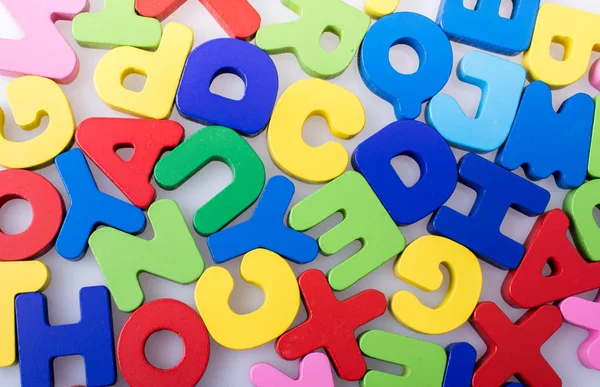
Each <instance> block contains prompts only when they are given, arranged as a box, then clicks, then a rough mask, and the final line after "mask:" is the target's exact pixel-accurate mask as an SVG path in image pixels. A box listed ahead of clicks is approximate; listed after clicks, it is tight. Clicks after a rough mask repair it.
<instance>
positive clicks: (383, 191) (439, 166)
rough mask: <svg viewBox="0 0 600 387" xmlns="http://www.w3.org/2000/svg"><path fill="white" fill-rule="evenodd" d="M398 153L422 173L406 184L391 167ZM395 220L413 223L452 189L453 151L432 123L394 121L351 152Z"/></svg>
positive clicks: (355, 164)
mask: <svg viewBox="0 0 600 387" xmlns="http://www.w3.org/2000/svg"><path fill="white" fill-rule="evenodd" d="M400 155H406V156H409V157H411V158H412V159H413V160H415V161H416V162H417V163H418V164H419V170H420V172H421V176H420V177H419V180H418V181H417V182H416V183H415V184H414V185H413V186H411V187H407V186H406V185H405V184H404V183H403V182H402V179H400V177H399V176H398V174H397V173H396V171H395V170H394V168H393V167H392V164H391V160H392V159H393V158H394V157H396V156H400ZM352 164H353V165H354V169H356V170H357V171H358V172H360V173H362V174H363V175H364V176H365V179H367V181H368V182H369V185H370V186H371V188H373V191H374V192H375V194H377V197H378V198H379V200H381V203H382V204H383V206H384V207H385V208H386V209H387V211H388V213H389V214H390V216H391V217H392V219H394V222H396V223H397V224H401V225H407V224H412V223H415V222H418V221H419V220H421V219H423V218H424V217H426V216H427V215H429V214H431V213H432V212H433V211H435V210H437V209H438V208H440V207H441V206H442V204H444V203H446V201H447V200H448V199H449V198H450V196H451V195H452V192H454V188H456V182H457V179H458V173H457V168H456V160H455V158H454V154H453V153H452V150H450V147H449V146H448V144H446V141H444V139H443V138H442V136H440V135H439V134H438V133H437V132H436V131H435V130H433V129H432V128H431V127H429V126H427V125H425V124H423V123H421V122H418V121H412V120H402V121H397V122H394V123H392V124H390V125H388V126H386V127H385V128H383V129H381V130H380V131H379V132H377V133H375V134H374V135H373V136H371V137H369V138H368V139H366V140H365V141H364V142H362V143H361V144H360V145H359V146H358V147H357V148H356V150H355V151H354V154H353V156H352Z"/></svg>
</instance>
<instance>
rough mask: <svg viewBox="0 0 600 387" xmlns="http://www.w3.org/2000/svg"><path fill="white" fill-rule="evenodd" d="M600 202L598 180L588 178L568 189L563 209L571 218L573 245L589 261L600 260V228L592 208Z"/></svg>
mask: <svg viewBox="0 0 600 387" xmlns="http://www.w3.org/2000/svg"><path fill="white" fill-rule="evenodd" d="M599 204H600V180H590V181H588V182H587V183H585V184H584V185H582V186H581V187H579V188H577V189H574V190H572V191H570V192H569V193H568V194H567V196H566V197H565V201H564V202H563V209H564V210H565V212H566V213H567V214H568V215H569V217H570V218H571V230H572V231H573V240H574V241H575V245H576V246H577V248H578V249H579V251H581V252H582V254H583V256H584V257H586V258H587V259H588V260H589V261H594V262H596V261H600V239H599V237H600V228H599V227H598V224H597V223H596V220H595V219H594V215H593V210H594V208H595V207H596V206H598V205H599Z"/></svg>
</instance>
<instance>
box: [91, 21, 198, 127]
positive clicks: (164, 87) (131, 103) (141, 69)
mask: <svg viewBox="0 0 600 387" xmlns="http://www.w3.org/2000/svg"><path fill="white" fill-rule="evenodd" d="M193 43H194V33H193V32H192V29H191V28H190V27H188V26H185V25H183V24H178V23H169V24H167V25H166V26H165V29H164V32H163V36H162V39H161V41H160V45H159V46H158V48H157V49H156V51H154V52H149V51H146V50H142V49H139V48H134V47H117V48H115V49H112V50H111V51H109V52H108V53H106V55H104V56H103V57H102V59H100V62H98V65H97V66H96V71H95V72H94V87H95V88H96V92H97V93H98V95H99V96H100V98H101V99H102V100H103V101H104V102H105V103H106V104H107V105H109V106H110V107H112V108H113V109H115V110H118V111H120V112H123V113H129V114H133V115H135V116H139V117H144V118H152V119H156V120H162V119H165V118H167V117H168V116H169V115H170V114H171V111H172V110H173V103H174V102H175V94H176V93H177V88H178V86H179V79H180V78H181V73H182V71H183V66H184V65H185V61H186V59H187V57H188V54H189V53H190V50H191V49H192V45H193ZM132 74H137V75H142V76H144V77H146V83H145V84H144V88H143V90H142V91H140V92H137V91H133V90H129V89H127V88H126V87H125V86H124V85H123V81H124V80H125V78H127V76H129V75H132Z"/></svg>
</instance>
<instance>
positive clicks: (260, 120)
mask: <svg viewBox="0 0 600 387" xmlns="http://www.w3.org/2000/svg"><path fill="white" fill-rule="evenodd" d="M226 73H229V74H235V75H237V76H238V77H240V78H241V79H242V80H243V81H244V85H245V90H244V96H243V97H242V99H241V100H239V101H237V100H233V99H230V98H226V97H223V96H221V95H218V94H214V93H212V92H211V91H210V85H211V83H212V82H213V80H214V79H215V78H216V77H217V76H219V75H221V74H226ZM278 88H279V78H278V76H277V68H276V67H275V63H273V60H272V59H271V57H270V56H268V55H267V54H266V53H265V52H264V51H262V50H261V49H259V48H258V47H256V46H255V45H253V44H250V43H247V42H244V41H240V40H237V39H214V40H209V41H208V42H206V43H203V44H201V45H200V46H198V47H196V48H195V49H194V50H193V51H192V53H191V54H190V56H189V57H188V59H187V62H186V63H185V67H184V69H183V75H182V76H181V82H180V84H179V90H178V91H177V99H176V102H175V103H176V106H177V110H178V111H179V113H180V114H181V115H182V116H183V117H185V118H187V119H188V120H191V121H196V122H200V123H202V124H204V125H221V126H225V127H228V128H231V129H234V130H237V131H238V132H240V133H242V134H245V135H248V136H255V135H258V134H259V133H260V132H261V131H262V130H263V129H264V128H265V127H266V126H267V124H268V123H269V119H270V118H271V113H272V112H273V107H274V106H275V100H276V99H277V90H278Z"/></svg>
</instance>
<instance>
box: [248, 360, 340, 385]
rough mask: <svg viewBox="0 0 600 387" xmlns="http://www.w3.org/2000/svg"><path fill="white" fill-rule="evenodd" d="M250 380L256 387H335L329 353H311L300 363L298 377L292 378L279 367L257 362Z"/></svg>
mask: <svg viewBox="0 0 600 387" xmlns="http://www.w3.org/2000/svg"><path fill="white" fill-rule="evenodd" d="M250 381H251V382H252V384H253V385H254V387H316V386H318V387H334V384H333V375H332V373H331V364H330V363H329V359H328V358H327V355H324V354H322V353H320V352H313V353H310V354H308V355H306V356H304V358H303V359H302V360H300V364H299V365H298V379H295V380H294V379H290V378H289V377H288V376H287V375H285V374H284V373H282V372H281V371H279V370H278V369H277V368H275V367H273V366H271V365H269V364H266V363H259V364H255V365H253V366H252V368H250Z"/></svg>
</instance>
